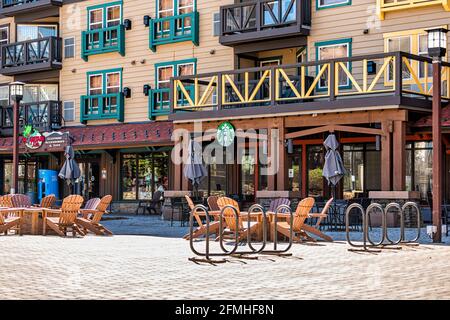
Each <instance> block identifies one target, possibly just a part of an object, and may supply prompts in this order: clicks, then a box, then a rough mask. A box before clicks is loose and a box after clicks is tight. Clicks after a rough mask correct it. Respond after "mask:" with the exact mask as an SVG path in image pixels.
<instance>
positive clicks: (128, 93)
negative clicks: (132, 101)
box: [123, 87, 131, 98]
mask: <svg viewBox="0 0 450 320" xmlns="http://www.w3.org/2000/svg"><path fill="white" fill-rule="evenodd" d="M123 95H124V96H125V98H130V97H131V89H130V88H128V87H125V88H123Z"/></svg>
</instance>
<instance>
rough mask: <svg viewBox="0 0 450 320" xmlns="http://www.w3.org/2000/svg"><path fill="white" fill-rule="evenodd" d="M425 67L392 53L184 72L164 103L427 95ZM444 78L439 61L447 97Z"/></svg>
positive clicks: (234, 104)
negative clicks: (229, 69) (188, 88)
mask: <svg viewBox="0 0 450 320" xmlns="http://www.w3.org/2000/svg"><path fill="white" fill-rule="evenodd" d="M431 66H432V60H431V59H430V58H427V57H422V56H417V55H412V54H408V53H404V52H393V53H381V54H375V55H367V56H355V57H349V58H339V59H333V60H322V61H313V62H306V63H299V64H292V65H280V66H268V67H261V68H249V69H238V70H231V71H224V72H215V73H207V74H197V75H187V76H180V77H175V78H172V79H171V99H170V101H171V107H172V112H177V111H179V110H187V111H196V110H220V109H230V108H244V107H250V106H271V107H276V106H278V105H286V104H297V105H298V104H299V103H302V102H310V101H334V100H338V99H343V98H353V97H361V96H370V95H375V96H389V95H390V96H398V97H400V96H408V97H417V98H420V99H430V98H431V97H432V89H433V86H432V74H431V72H430V68H431ZM449 80H450V64H449V63H447V62H443V63H442V84H443V85H442V98H443V99H444V100H449V99H450V96H449V92H450V81H449ZM188 86H189V87H190V88H191V90H189V91H188V90H187V89H186V88H187V87H188ZM175 92H177V94H178V95H179V96H178V97H179V98H178V99H176V100H174V99H173V97H174V96H175ZM180 95H181V99H180ZM180 101H181V103H180Z"/></svg>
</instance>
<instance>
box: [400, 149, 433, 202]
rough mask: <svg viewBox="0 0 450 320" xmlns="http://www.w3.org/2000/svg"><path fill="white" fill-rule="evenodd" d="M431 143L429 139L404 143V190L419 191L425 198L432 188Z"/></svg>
mask: <svg viewBox="0 0 450 320" xmlns="http://www.w3.org/2000/svg"><path fill="white" fill-rule="evenodd" d="M432 178H433V145H432V143H431V142H429V141H418V142H411V143H407V144H406V190H408V191H419V192H420V197H421V199H422V200H427V198H428V196H429V194H430V193H431V189H432Z"/></svg>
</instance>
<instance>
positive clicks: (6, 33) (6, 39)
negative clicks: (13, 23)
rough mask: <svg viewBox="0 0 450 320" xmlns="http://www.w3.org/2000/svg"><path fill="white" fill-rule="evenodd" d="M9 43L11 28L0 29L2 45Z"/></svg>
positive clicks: (0, 43) (0, 42)
mask: <svg viewBox="0 0 450 320" xmlns="http://www.w3.org/2000/svg"><path fill="white" fill-rule="evenodd" d="M7 43H9V27H8V26H3V27H0V45H2V44H7Z"/></svg>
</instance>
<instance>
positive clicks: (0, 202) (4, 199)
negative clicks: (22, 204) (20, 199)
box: [0, 194, 13, 208]
mask: <svg viewBox="0 0 450 320" xmlns="http://www.w3.org/2000/svg"><path fill="white" fill-rule="evenodd" d="M12 196H13V195H12V194H7V195H4V196H1V197H0V207H6V208H11V207H12V201H11V198H12Z"/></svg>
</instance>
